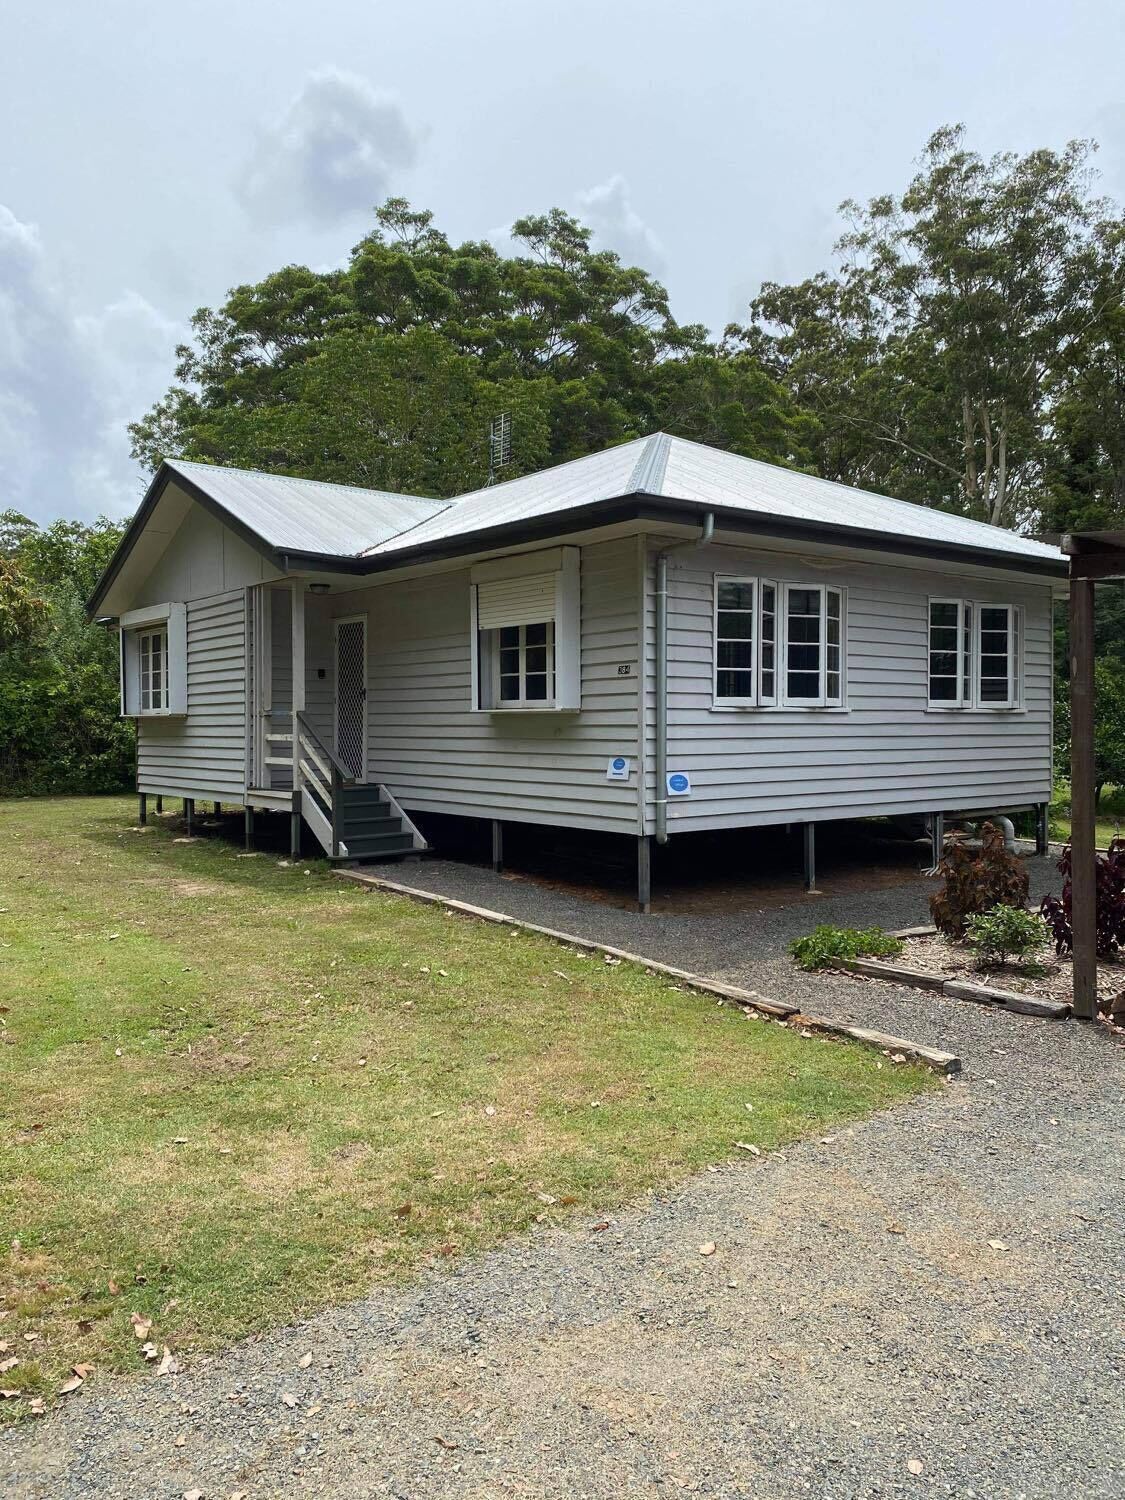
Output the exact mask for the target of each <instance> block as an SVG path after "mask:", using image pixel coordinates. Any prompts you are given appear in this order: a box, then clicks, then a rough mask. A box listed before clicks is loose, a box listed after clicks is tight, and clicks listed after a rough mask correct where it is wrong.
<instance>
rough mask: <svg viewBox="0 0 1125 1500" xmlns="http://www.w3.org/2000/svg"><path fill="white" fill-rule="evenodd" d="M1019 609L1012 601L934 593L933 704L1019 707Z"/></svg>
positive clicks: (929, 657) (929, 664) (930, 646)
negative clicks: (945, 596) (991, 601)
mask: <svg viewBox="0 0 1125 1500" xmlns="http://www.w3.org/2000/svg"><path fill="white" fill-rule="evenodd" d="M1020 627H1021V616H1020V610H1019V608H1018V607H1017V606H1016V605H1012V604H981V603H979V602H974V601H973V600H970V599H931V600H930V604H929V637H928V655H927V668H928V673H929V691H928V698H929V704H930V707H931V708H985V709H989V708H1018V707H1019V705H1020V698H1021V684H1020Z"/></svg>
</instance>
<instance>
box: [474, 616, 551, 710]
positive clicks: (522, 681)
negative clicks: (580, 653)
mask: <svg viewBox="0 0 1125 1500" xmlns="http://www.w3.org/2000/svg"><path fill="white" fill-rule="evenodd" d="M533 625H543V626H545V627H546V632H547V640H546V643H545V648H544V647H543V646H536V645H532V646H531V647H530V648H529V647H528V644H527V632H528V630H529V629H531V627H532V626H533ZM504 630H518V631H519V633H520V636H519V645H518V646H511V647H502V646H501V644H500V636H501V634H502V633H503V631H504ZM485 633H486V634H487V635H490V636H491V637H492V641H491V652H492V682H493V684H494V692H493V694H492V705H493V707H494V708H495V709H498V710H504V709H509V708H515V709H524V710H528V709H531V710H535V709H539V708H554V706H555V622H554V620H529V621H526V622H525V623H524V624H522V625H500V626H497V628H496V629H495V630H489V631H486V632H485ZM529 649H531V650H532V651H534V650H543V649H546V653H547V667H546V671H547V696H546V697H545V698H529V697H528V696H527V653H528V650H529ZM502 650H512V651H518V652H519V669H518V678H517V680H518V682H519V694H518V696H517V697H515V698H504V697H502V696H501V693H500V682H501V672H500V653H501V651H502ZM504 675H505V676H510V675H511V674H510V673H505V674H504ZM534 675H537V676H541V675H542V674H541V673H536V674H534Z"/></svg>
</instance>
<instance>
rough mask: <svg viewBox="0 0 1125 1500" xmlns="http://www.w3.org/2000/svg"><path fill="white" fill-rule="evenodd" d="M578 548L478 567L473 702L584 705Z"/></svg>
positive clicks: (520, 707) (515, 706) (487, 706)
mask: <svg viewBox="0 0 1125 1500" xmlns="http://www.w3.org/2000/svg"><path fill="white" fill-rule="evenodd" d="M580 563H581V555H580V552H579V549H578V548H577V547H555V548H551V549H548V550H546V551H543V552H532V553H524V554H522V555H519V556H513V557H506V558H498V559H495V560H493V561H490V562H486V563H480V564H478V565H477V566H476V567H475V568H473V570H472V573H471V575H470V582H471V610H472V621H473V626H472V657H473V660H472V671H473V680H472V705H473V708H474V709H476V710H478V711H483V712H486V713H497V712H518V711H524V712H526V711H528V710H536V709H538V710H549V711H555V710H574V709H577V708H579V707H580V706H581V680H580V675H581V674H580V662H579V657H580V651H581V640H580V630H579V602H580V599H579V593H580V577H581V567H580Z"/></svg>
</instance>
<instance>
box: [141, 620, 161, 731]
mask: <svg viewBox="0 0 1125 1500" xmlns="http://www.w3.org/2000/svg"><path fill="white" fill-rule="evenodd" d="M138 649H139V652H140V672H141V682H140V688H141V692H140V707H141V713H143V714H151V713H161V712H162V711H163V710H165V709H167V707H168V631H167V629H164V630H142V631H141V632H140V640H139V641H138Z"/></svg>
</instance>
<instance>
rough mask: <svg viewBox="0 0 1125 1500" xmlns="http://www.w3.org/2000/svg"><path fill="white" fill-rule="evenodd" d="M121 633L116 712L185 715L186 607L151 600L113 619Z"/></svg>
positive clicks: (136, 715) (133, 715) (139, 714)
mask: <svg viewBox="0 0 1125 1500" xmlns="http://www.w3.org/2000/svg"><path fill="white" fill-rule="evenodd" d="M118 625H119V627H120V632H121V712H122V715H123V716H124V717H125V718H130V719H135V718H139V717H143V716H144V715H147V714H153V715H157V714H177V715H178V714H186V713H187V606H186V605H185V604H181V603H171V604H153V605H149V606H147V607H146V608H144V609H133V610H129V611H127V612H126V613H125V614H123V615H122V616H121V618H120V620H119V621H118Z"/></svg>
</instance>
